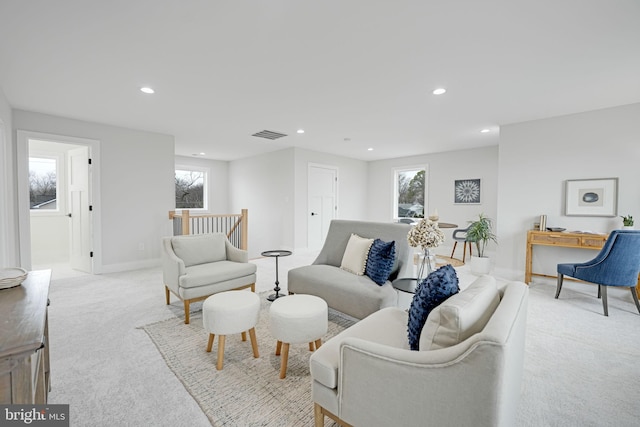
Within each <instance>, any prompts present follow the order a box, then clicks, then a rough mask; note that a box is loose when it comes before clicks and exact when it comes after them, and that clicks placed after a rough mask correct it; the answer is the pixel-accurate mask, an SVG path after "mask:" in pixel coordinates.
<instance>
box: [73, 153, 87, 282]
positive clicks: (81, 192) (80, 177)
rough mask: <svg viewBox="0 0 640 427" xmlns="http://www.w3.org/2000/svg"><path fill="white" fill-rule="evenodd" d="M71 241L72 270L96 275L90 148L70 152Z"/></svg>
mask: <svg viewBox="0 0 640 427" xmlns="http://www.w3.org/2000/svg"><path fill="white" fill-rule="evenodd" d="M68 164H69V175H68V180H69V199H68V200H69V214H68V215H69V217H70V218H69V220H70V224H71V225H70V227H69V232H70V236H69V241H70V244H71V248H70V260H69V261H70V263H71V268H73V269H75V270H80V271H84V272H87V273H91V272H92V263H91V218H90V217H89V215H90V211H89V205H90V203H91V202H90V197H89V148H88V147H80V148H75V149H73V150H69V157H68Z"/></svg>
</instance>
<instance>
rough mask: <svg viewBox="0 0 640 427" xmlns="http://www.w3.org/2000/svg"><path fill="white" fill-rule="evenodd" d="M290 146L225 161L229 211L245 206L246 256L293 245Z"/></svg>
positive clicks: (233, 211)
mask: <svg viewBox="0 0 640 427" xmlns="http://www.w3.org/2000/svg"><path fill="white" fill-rule="evenodd" d="M293 165H294V150H293V149H292V148H289V149H285V150H279V151H275V152H271V153H267V154H263V155H260V156H254V157H247V158H245V159H240V160H234V161H231V162H229V208H230V211H231V213H239V212H240V210H241V209H244V208H246V209H248V210H249V243H248V245H249V248H248V250H249V257H250V258H256V257H259V256H260V253H261V252H263V251H267V250H272V249H292V248H293V200H294V194H293V187H294V172H293Z"/></svg>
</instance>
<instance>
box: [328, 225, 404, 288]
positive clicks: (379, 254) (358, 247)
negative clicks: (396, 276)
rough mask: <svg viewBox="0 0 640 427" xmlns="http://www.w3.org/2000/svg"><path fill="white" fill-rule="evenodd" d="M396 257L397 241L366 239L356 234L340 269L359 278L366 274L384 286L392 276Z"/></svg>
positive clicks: (345, 252) (352, 235)
mask: <svg viewBox="0 0 640 427" xmlns="http://www.w3.org/2000/svg"><path fill="white" fill-rule="evenodd" d="M395 257H396V244H395V241H391V242H383V241H382V240H380V239H366V238H364V237H360V236H358V235H357V234H355V233H354V234H351V237H350V238H349V241H348V242H347V247H346V249H345V251H344V255H343V256H342V263H341V264H340V268H342V269H343V270H346V271H348V272H350V273H353V274H356V275H358V276H362V275H364V274H366V275H367V276H369V277H370V278H371V280H373V281H374V282H376V283H377V284H378V285H380V286H382V285H384V283H385V282H386V281H387V279H388V278H389V275H390V274H391V270H392V269H393V263H394V261H395Z"/></svg>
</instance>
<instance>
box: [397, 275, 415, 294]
mask: <svg viewBox="0 0 640 427" xmlns="http://www.w3.org/2000/svg"><path fill="white" fill-rule="evenodd" d="M391 284H392V285H393V287H394V289H397V290H399V291H401V292H405V293H408V294H415V293H416V288H417V287H418V279H416V278H414V277H401V278H399V279H396V280H394V281H393V282H392V283H391Z"/></svg>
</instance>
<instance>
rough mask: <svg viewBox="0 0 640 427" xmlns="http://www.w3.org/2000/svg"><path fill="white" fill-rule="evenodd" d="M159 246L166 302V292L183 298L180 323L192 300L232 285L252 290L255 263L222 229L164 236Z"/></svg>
mask: <svg viewBox="0 0 640 427" xmlns="http://www.w3.org/2000/svg"><path fill="white" fill-rule="evenodd" d="M162 248H163V250H162V277H163V280H164V285H165V296H166V300H167V305H168V304H169V302H170V301H169V300H170V293H173V294H175V295H176V296H177V297H178V298H180V299H181V300H182V301H183V302H184V323H187V324H188V323H189V306H190V304H191V303H192V302H195V301H201V300H203V299H205V298H207V297H208V296H210V295H213V294H215V293H218V292H223V291H229V290H232V289H243V288H248V287H251V291H252V292H255V283H256V266H255V264H252V263H250V262H249V255H248V253H247V251H244V250H241V249H238V248H236V247H235V246H233V245H232V244H231V242H229V239H227V236H225V235H224V234H223V233H213V234H198V235H189V236H174V237H165V238H163V239H162Z"/></svg>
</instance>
